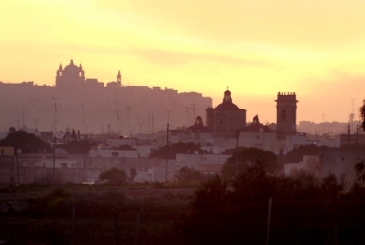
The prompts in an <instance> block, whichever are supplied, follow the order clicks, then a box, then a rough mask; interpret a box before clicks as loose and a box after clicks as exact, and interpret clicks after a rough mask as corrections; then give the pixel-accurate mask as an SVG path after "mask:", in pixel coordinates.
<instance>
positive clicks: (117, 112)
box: [114, 109, 120, 134]
mask: <svg viewBox="0 0 365 245" xmlns="http://www.w3.org/2000/svg"><path fill="white" fill-rule="evenodd" d="M119 112H120V110H119V109H118V110H115V112H114V114H116V115H117V132H118V133H119V134H120V131H119V124H120V123H119Z"/></svg>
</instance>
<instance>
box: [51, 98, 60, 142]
mask: <svg viewBox="0 0 365 245" xmlns="http://www.w3.org/2000/svg"><path fill="white" fill-rule="evenodd" d="M58 99H60V98H52V100H54V132H55V135H56V134H57V100H58Z"/></svg>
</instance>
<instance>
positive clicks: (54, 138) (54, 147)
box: [52, 136, 56, 197]
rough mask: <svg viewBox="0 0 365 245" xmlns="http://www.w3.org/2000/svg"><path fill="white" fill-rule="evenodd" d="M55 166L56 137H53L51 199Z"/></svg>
mask: <svg viewBox="0 0 365 245" xmlns="http://www.w3.org/2000/svg"><path fill="white" fill-rule="evenodd" d="M55 165H56V136H53V168H52V197H53V196H54V178H55V176H54V175H55Z"/></svg>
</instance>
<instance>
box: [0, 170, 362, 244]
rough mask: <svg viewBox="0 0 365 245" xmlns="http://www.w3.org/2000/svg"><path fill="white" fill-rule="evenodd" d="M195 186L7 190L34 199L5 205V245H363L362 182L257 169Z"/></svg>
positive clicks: (0, 224) (0, 235) (0, 232)
mask: <svg viewBox="0 0 365 245" xmlns="http://www.w3.org/2000/svg"><path fill="white" fill-rule="evenodd" d="M197 183H198V182H194V184H192V185H195V186H196V189H195V191H192V192H191V193H192V195H191V196H190V197H189V196H188V195H186V194H179V192H173V190H181V189H183V188H184V187H189V184H188V183H187V182H179V183H145V184H128V185H124V186H120V185H117V184H107V185H96V186H86V187H85V186H83V187H80V186H75V185H69V186H63V187H62V188H57V189H56V190H55V191H54V193H53V195H52V193H51V192H50V187H37V186H18V187H12V188H3V189H1V190H0V192H2V193H1V195H2V197H4V196H5V197H6V196H7V194H8V196H9V197H10V196H11V194H14V192H16V193H19V194H26V193H27V189H28V191H30V192H32V193H33V194H32V195H31V196H29V195H25V196H24V198H23V200H20V201H19V200H18V202H13V203H9V201H11V200H7V201H5V200H4V198H3V200H4V201H3V202H2V204H1V212H0V220H1V221H0V240H1V239H2V240H6V241H8V243H9V244H182V245H185V244H365V188H364V187H363V182H361V178H360V179H359V182H357V183H355V184H354V185H353V186H348V185H346V184H345V183H343V181H342V180H341V179H338V178H336V177H335V176H333V175H330V176H328V177H326V178H324V179H323V180H317V179H315V178H314V177H312V176H310V175H307V174H305V173H299V174H298V175H297V176H296V177H295V178H291V179H289V178H286V177H283V176H275V175H270V174H266V173H265V171H264V168H263V167H261V166H260V164H256V165H254V166H251V167H249V168H247V170H246V171H245V172H244V173H242V174H241V175H239V176H237V178H234V179H233V180H232V181H229V182H225V181H223V180H222V179H221V178H220V177H219V176H212V177H210V178H208V179H205V180H204V182H203V183H201V184H197ZM227 183H229V184H227ZM190 187H191V185H190ZM47 188H48V189H47ZM133 188H135V189H146V190H147V191H148V192H151V195H150V196H149V197H141V198H135V197H134V198H131V197H130V196H128V195H127V194H126V193H127V189H133ZM157 189H159V190H160V192H158V194H156V195H155V194H154V191H156V190H157ZM161 190H162V192H161ZM34 193H38V194H37V195H35V194H34ZM151 196H153V197H151ZM270 198H271V200H272V203H271V204H272V205H271V207H270V206H269V199H270ZM6 206H7V207H8V210H7V211H6ZM269 209H270V214H271V215H270V216H269ZM5 211H6V212H5ZM268 224H269V225H268Z"/></svg>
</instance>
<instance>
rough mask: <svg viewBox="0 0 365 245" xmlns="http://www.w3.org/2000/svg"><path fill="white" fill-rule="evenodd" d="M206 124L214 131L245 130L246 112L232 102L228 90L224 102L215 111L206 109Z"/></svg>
mask: <svg viewBox="0 0 365 245" xmlns="http://www.w3.org/2000/svg"><path fill="white" fill-rule="evenodd" d="M206 124H207V126H208V127H209V129H210V130H212V131H233V130H243V129H244V128H245V127H246V110H245V109H240V108H238V106H236V105H235V104H234V103H233V102H232V97H231V91H229V90H228V88H227V90H226V91H225V92H224V97H223V102H222V103H221V104H219V105H218V106H217V107H216V108H214V109H213V108H208V109H206Z"/></svg>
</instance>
